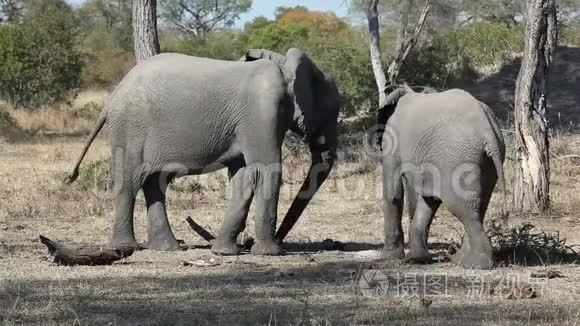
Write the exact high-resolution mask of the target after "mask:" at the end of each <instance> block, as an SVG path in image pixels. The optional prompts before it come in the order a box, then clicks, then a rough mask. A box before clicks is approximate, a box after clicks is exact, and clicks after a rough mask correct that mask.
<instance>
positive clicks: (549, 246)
mask: <svg viewBox="0 0 580 326" xmlns="http://www.w3.org/2000/svg"><path fill="white" fill-rule="evenodd" d="M534 229H535V226H534V225H532V224H530V223H525V224H523V225H521V226H519V227H515V228H513V229H511V230H508V231H505V232H500V231H493V232H492V233H491V235H490V238H491V242H492V245H493V248H494V256H495V258H496V260H498V262H500V263H501V264H503V265H514V264H515V265H528V266H529V265H532V266H533V265H546V264H562V263H576V262H578V261H579V260H580V256H579V255H578V253H577V252H576V251H574V250H573V249H572V247H571V246H568V245H567V244H566V239H564V238H560V234H559V233H558V232H554V233H546V232H533V230H534Z"/></svg>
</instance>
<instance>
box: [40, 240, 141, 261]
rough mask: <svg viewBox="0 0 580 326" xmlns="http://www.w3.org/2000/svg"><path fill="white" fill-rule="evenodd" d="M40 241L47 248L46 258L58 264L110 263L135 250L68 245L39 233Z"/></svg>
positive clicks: (129, 248)
mask: <svg viewBox="0 0 580 326" xmlns="http://www.w3.org/2000/svg"><path fill="white" fill-rule="evenodd" d="M39 238H40V242H42V243H43V244H44V245H45V246H46V247H47V248H48V253H47V255H46V259H47V260H48V261H49V262H51V263H55V264H58V265H65V266H75V265H110V264H112V263H113V262H115V261H117V260H120V259H123V258H126V257H129V256H131V255H132V254H133V252H134V251H135V248H133V247H131V246H125V247H105V246H88V245H86V246H79V247H70V246H67V245H64V244H61V243H58V242H55V241H52V240H50V239H49V238H47V237H45V236H42V235H40V236H39Z"/></svg>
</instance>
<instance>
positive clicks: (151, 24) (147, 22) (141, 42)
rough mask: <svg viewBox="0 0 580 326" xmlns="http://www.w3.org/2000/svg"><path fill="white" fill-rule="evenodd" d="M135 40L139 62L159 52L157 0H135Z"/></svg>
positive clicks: (136, 56)
mask: <svg viewBox="0 0 580 326" xmlns="http://www.w3.org/2000/svg"><path fill="white" fill-rule="evenodd" d="M133 42H134V44H135V58H136V59H137V63H139V62H141V61H144V60H145V59H147V58H149V57H152V56H154V55H156V54H159V52H161V51H160V48H159V38H158V36H157V0H133Z"/></svg>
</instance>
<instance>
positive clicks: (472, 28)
mask: <svg viewBox="0 0 580 326" xmlns="http://www.w3.org/2000/svg"><path fill="white" fill-rule="evenodd" d="M437 42H439V43H440V45H439V46H440V47H443V46H444V44H447V48H448V49H449V53H450V54H451V55H453V56H454V57H455V58H456V59H459V58H461V57H463V58H469V59H470V60H471V62H472V63H473V64H474V65H475V66H477V67H483V66H489V65H494V64H496V63H497V62H499V61H501V60H502V59H504V57H505V55H507V54H510V53H517V52H521V51H522V50H523V48H524V31H523V28H522V27H511V28H510V27H508V26H507V25H506V24H503V23H489V22H478V23H473V24H470V25H468V26H466V27H464V28H460V29H457V30H455V31H452V32H450V33H448V34H447V35H445V36H443V38H441V39H438V40H437Z"/></svg>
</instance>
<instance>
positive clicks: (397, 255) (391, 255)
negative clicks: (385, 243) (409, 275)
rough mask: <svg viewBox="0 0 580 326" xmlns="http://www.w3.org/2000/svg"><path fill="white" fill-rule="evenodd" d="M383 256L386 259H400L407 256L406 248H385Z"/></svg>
mask: <svg viewBox="0 0 580 326" xmlns="http://www.w3.org/2000/svg"><path fill="white" fill-rule="evenodd" d="M381 257H382V258H383V259H385V260H399V259H403V258H405V250H404V249H403V247H402V246H401V247H399V248H386V247H385V248H383V251H382V252H381Z"/></svg>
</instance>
